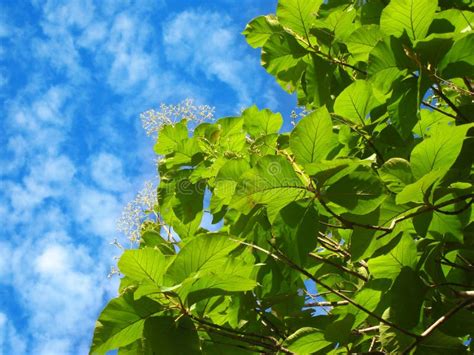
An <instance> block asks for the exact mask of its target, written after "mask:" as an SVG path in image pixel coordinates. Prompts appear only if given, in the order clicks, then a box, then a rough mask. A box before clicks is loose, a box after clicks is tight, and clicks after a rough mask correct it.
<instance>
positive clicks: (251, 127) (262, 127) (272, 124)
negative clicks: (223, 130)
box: [242, 105, 283, 138]
mask: <svg viewBox="0 0 474 355" xmlns="http://www.w3.org/2000/svg"><path fill="white" fill-rule="evenodd" d="M242 117H243V118H244V128H245V129H246V130H247V132H248V133H249V134H250V136H251V137H252V138H258V137H260V136H264V135H268V134H272V133H278V131H279V130H280V128H281V125H282V124H283V118H282V117H281V114H279V113H273V112H272V111H270V110H269V109H265V110H259V109H258V108H257V106H255V105H254V106H252V107H250V108H248V109H246V110H245V111H244V112H243V113H242Z"/></svg>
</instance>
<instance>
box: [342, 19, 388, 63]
mask: <svg viewBox="0 0 474 355" xmlns="http://www.w3.org/2000/svg"><path fill="white" fill-rule="evenodd" d="M382 37H383V32H382V31H381V30H380V27H379V26H377V25H365V26H362V27H359V28H358V29H357V30H355V31H354V32H352V33H351V34H350V36H349V37H348V38H347V39H346V40H345V41H344V43H345V44H346V46H347V49H348V50H349V52H350V53H351V54H352V57H353V58H354V59H355V60H356V61H362V62H366V61H367V60H368V59H369V53H370V51H371V50H372V49H373V48H374V47H375V46H376V44H377V43H378V42H379V41H380V40H381V39H382Z"/></svg>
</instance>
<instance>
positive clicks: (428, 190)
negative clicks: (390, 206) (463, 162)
mask: <svg viewBox="0 0 474 355" xmlns="http://www.w3.org/2000/svg"><path fill="white" fill-rule="evenodd" d="M446 171H447V170H446V169H437V170H433V171H430V172H429V173H428V174H426V175H424V176H423V177H422V178H420V179H418V180H417V181H415V182H414V183H412V184H408V185H406V186H405V187H404V188H403V190H402V191H400V192H399V193H398V194H397V197H396V201H397V204H398V205H400V204H405V203H409V202H413V203H424V202H425V201H427V200H430V198H429V197H431V196H432V187H433V185H434V184H435V183H436V182H437V181H438V180H439V179H441V178H442V177H443V176H444V175H445V174H446Z"/></svg>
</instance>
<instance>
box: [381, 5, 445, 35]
mask: <svg viewBox="0 0 474 355" xmlns="http://www.w3.org/2000/svg"><path fill="white" fill-rule="evenodd" d="M437 8H438V1H437V0H392V1H391V2H390V3H389V4H388V6H387V7H385V9H384V10H383V11H382V16H381V18H380V27H381V29H382V30H383V31H384V32H385V33H386V34H387V35H393V36H395V37H400V36H401V35H402V34H403V32H406V33H407V34H408V37H410V39H411V40H412V41H415V40H419V39H422V38H424V37H425V36H426V34H427V33H428V29H429V27H430V25H431V22H432V21H433V19H434V15H435V12H436V10H437Z"/></svg>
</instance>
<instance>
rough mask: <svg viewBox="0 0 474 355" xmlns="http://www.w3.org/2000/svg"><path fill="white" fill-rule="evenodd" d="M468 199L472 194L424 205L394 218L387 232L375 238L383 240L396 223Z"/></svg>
mask: <svg viewBox="0 0 474 355" xmlns="http://www.w3.org/2000/svg"><path fill="white" fill-rule="evenodd" d="M468 198H471V199H472V198H474V194H469V195H463V196H459V197H456V198H453V199H451V200H448V201H444V202H441V203H440V204H438V205H425V206H423V207H421V208H420V209H418V210H416V211H415V212H412V213H409V214H407V215H404V216H401V217H398V218H395V219H393V220H392V222H391V223H390V227H389V228H388V230H387V231H386V232H385V233H383V234H381V235H379V236H378V237H377V239H380V238H383V237H384V236H386V235H388V234H390V233H391V232H392V231H393V230H394V229H395V226H396V225H397V224H398V223H400V222H402V221H404V220H406V219H408V218H412V217H415V216H418V215H420V214H423V213H425V212H430V211H436V210H438V209H440V208H442V207H445V206H449V205H452V204H454V203H457V202H461V201H465V200H466V199H468ZM458 213H459V212H458Z"/></svg>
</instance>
